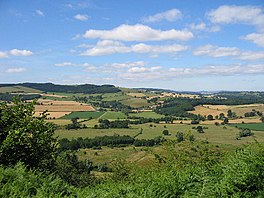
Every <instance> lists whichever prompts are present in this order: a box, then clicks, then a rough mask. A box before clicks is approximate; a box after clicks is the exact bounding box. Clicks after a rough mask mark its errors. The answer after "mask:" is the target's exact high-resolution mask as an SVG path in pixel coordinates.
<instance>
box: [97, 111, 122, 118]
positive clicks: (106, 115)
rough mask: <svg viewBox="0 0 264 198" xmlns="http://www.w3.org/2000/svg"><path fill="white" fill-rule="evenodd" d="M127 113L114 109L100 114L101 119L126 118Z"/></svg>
mask: <svg viewBox="0 0 264 198" xmlns="http://www.w3.org/2000/svg"><path fill="white" fill-rule="evenodd" d="M125 118H126V115H125V114H124V113H122V112H114V111H107V112H105V113H104V114H103V115H101V116H100V119H109V120H114V119H125Z"/></svg>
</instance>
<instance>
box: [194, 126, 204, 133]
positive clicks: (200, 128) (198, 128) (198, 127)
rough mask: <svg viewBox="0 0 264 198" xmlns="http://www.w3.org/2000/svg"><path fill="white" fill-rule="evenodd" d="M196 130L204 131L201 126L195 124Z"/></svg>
mask: <svg viewBox="0 0 264 198" xmlns="http://www.w3.org/2000/svg"><path fill="white" fill-rule="evenodd" d="M196 130H197V132H198V133H204V130H203V127H202V126H197V127H196Z"/></svg>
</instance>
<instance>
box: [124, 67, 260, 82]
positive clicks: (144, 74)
mask: <svg viewBox="0 0 264 198" xmlns="http://www.w3.org/2000/svg"><path fill="white" fill-rule="evenodd" d="M250 74H264V64H248V65H241V64H239V65H235V64H234V65H211V66H210V65H209V66H203V67H182V68H178V67H173V68H166V67H151V68H146V67H143V68H141V67H133V68H129V69H128V71H127V72H124V73H121V74H120V75H119V77H120V78H122V79H125V80H133V81H152V80H165V81H168V80H170V79H173V78H192V77H197V76H235V75H250Z"/></svg>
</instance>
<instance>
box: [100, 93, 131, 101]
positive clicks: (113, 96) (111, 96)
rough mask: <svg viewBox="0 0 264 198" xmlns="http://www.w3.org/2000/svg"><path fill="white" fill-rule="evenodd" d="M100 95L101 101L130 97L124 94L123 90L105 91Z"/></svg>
mask: <svg viewBox="0 0 264 198" xmlns="http://www.w3.org/2000/svg"><path fill="white" fill-rule="evenodd" d="M102 97H103V100H102V101H121V100H127V99H129V98H131V97H130V96H128V95H126V94H124V93H123V92H117V93H106V94H103V95H102Z"/></svg>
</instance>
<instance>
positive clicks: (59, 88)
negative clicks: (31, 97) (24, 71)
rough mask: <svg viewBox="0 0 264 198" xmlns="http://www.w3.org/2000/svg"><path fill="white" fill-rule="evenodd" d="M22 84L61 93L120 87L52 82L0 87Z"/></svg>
mask: <svg viewBox="0 0 264 198" xmlns="http://www.w3.org/2000/svg"><path fill="white" fill-rule="evenodd" d="M12 86H23V87H29V88H33V89H37V90H40V91H43V92H63V93H85V94H96V93H116V92H119V91H120V89H118V88H117V87H115V86H114V85H92V84H83V85H56V84H53V83H19V84H0V87H12Z"/></svg>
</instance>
